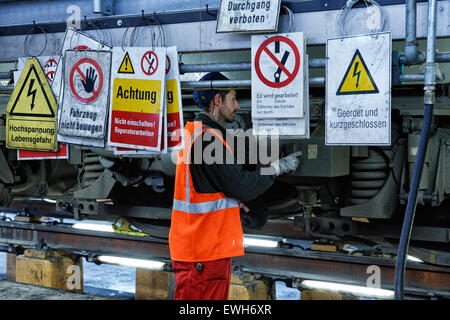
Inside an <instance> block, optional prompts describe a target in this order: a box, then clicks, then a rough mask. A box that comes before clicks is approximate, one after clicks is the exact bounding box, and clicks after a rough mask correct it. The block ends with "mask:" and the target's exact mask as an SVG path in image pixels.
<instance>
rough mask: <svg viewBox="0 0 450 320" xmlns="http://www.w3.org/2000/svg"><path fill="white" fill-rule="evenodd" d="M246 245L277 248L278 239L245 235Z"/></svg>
mask: <svg viewBox="0 0 450 320" xmlns="http://www.w3.org/2000/svg"><path fill="white" fill-rule="evenodd" d="M244 246H256V247H268V248H276V247H278V241H274V240H265V239H256V238H248V237H244Z"/></svg>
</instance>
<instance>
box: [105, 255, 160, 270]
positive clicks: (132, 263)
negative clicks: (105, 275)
mask: <svg viewBox="0 0 450 320" xmlns="http://www.w3.org/2000/svg"><path fill="white" fill-rule="evenodd" d="M97 259H98V260H99V261H100V262H102V263H107V264H115V265H120V266H125V267H133V268H142V269H150V270H163V268H164V265H165V263H164V262H161V261H154V260H142V259H132V258H122V257H113V256H98V257H97Z"/></svg>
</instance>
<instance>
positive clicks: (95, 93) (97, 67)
mask: <svg viewBox="0 0 450 320" xmlns="http://www.w3.org/2000/svg"><path fill="white" fill-rule="evenodd" d="M83 63H88V64H91V65H92V66H94V69H95V70H96V71H97V74H98V81H99V82H98V87H97V90H95V88H93V89H92V96H90V97H88V98H83V97H82V96H80V94H79V93H78V92H77V91H76V90H75V83H74V77H75V72H77V73H78V74H79V75H80V76H81V78H82V79H83V81H85V82H86V75H85V74H84V73H83V71H82V70H81V69H80V65H81V64H83ZM69 79H70V90H71V91H72V94H73V96H74V97H75V99H77V100H78V101H80V102H81V103H91V102H92V101H94V100H95V99H97V98H98V96H99V95H100V92H101V91H102V87H103V72H102V68H101V67H100V65H99V64H98V63H97V61H95V60H93V59H91V58H83V59H80V60H78V61H77V62H76V63H75V64H74V65H73V67H72V70H71V71H70V78H69ZM94 85H95V84H94Z"/></svg>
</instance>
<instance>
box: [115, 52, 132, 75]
mask: <svg viewBox="0 0 450 320" xmlns="http://www.w3.org/2000/svg"><path fill="white" fill-rule="evenodd" d="M117 73H122V74H123V73H124V74H134V68H133V64H132V63H131V59H130V55H129V54H128V51H127V52H126V53H125V56H124V57H123V60H122V63H121V64H120V67H119V70H118V71H117Z"/></svg>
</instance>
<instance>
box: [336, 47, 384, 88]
mask: <svg viewBox="0 0 450 320" xmlns="http://www.w3.org/2000/svg"><path fill="white" fill-rule="evenodd" d="M378 92H379V91H378V88H377V85H376V84H375V81H374V80H373V78H372V75H371V74H370V71H369V69H368V68H367V65H366V63H365V62H364V59H363V57H362V56H361V53H360V52H359V50H358V49H356V52H355V54H354V55H353V58H352V60H351V62H350V65H349V66H348V68H347V71H346V72H345V75H344V78H343V79H342V82H341V84H340V85H339V88H338V90H337V92H336V95H345V94H367V93H378Z"/></svg>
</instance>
